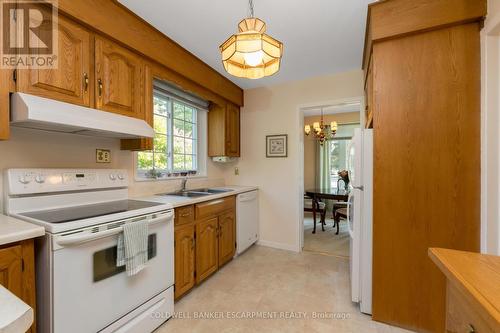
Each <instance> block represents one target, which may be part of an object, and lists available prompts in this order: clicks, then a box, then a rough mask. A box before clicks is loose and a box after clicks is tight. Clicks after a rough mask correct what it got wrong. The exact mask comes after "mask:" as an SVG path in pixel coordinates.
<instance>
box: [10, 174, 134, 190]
mask: <svg viewBox="0 0 500 333" xmlns="http://www.w3.org/2000/svg"><path fill="white" fill-rule="evenodd" d="M5 181H6V186H7V192H8V195H24V194H36V193H54V192H68V191H80V190H93V189H106V188H109V189H112V188H124V187H128V174H127V170H121V169H8V170H6V171H5Z"/></svg>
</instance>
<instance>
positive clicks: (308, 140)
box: [304, 112, 360, 189]
mask: <svg viewBox="0 0 500 333" xmlns="http://www.w3.org/2000/svg"><path fill="white" fill-rule="evenodd" d="M359 116H360V115H359V112H345V113H336V114H329V115H325V116H324V118H323V119H324V121H325V123H326V124H329V123H331V122H332V121H336V122H337V123H338V124H340V125H341V124H346V123H355V122H359ZM320 118H321V116H309V117H304V123H305V124H310V125H312V124H313V123H314V122H316V121H320ZM316 171H317V170H316V140H315V138H314V136H313V135H309V136H306V137H304V188H305V189H308V188H313V187H315V184H316Z"/></svg>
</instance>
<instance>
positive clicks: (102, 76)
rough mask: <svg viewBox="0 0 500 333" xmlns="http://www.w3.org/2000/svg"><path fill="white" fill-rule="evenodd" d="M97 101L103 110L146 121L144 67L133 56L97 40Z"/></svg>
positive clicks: (110, 43) (120, 48)
mask: <svg viewBox="0 0 500 333" xmlns="http://www.w3.org/2000/svg"><path fill="white" fill-rule="evenodd" d="M95 96H96V97H95V98H96V107H97V108H98V109H100V110H104V111H108V112H113V113H118V114H122V115H125V116H129V117H135V118H140V119H144V114H143V112H144V63H143V61H142V59H141V57H140V56H139V55H137V54H134V53H133V52H131V51H129V50H127V49H125V48H123V47H121V46H119V45H117V44H115V43H113V42H111V41H108V40H106V39H103V38H101V37H98V36H96V39H95Z"/></svg>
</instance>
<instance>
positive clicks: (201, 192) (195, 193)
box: [159, 188, 234, 198]
mask: <svg viewBox="0 0 500 333" xmlns="http://www.w3.org/2000/svg"><path fill="white" fill-rule="evenodd" d="M231 191H234V190H232V189H225V188H202V189H197V190H185V191H177V192H171V193H163V194H159V195H173V196H176V197H187V198H197V197H204V196H208V195H213V194H221V193H227V192H231Z"/></svg>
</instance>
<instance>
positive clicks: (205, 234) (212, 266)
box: [196, 217, 218, 283]
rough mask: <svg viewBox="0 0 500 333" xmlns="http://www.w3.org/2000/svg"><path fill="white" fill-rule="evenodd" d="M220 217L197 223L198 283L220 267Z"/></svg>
mask: <svg viewBox="0 0 500 333" xmlns="http://www.w3.org/2000/svg"><path fill="white" fill-rule="evenodd" d="M217 240H218V218H217V217H214V218H211V219H209V220H205V221H201V222H197V224H196V283H200V282H202V281H203V280H205V279H206V278H207V277H209V276H210V275H212V274H213V273H214V272H215V271H217V268H218V244H217Z"/></svg>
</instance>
